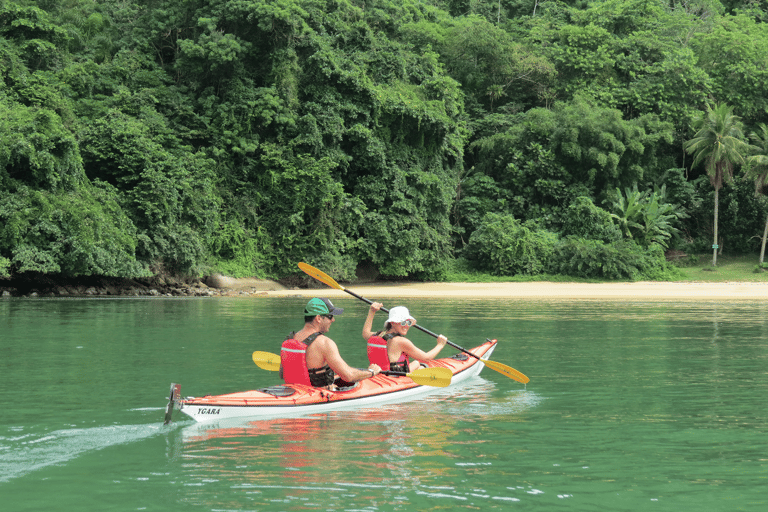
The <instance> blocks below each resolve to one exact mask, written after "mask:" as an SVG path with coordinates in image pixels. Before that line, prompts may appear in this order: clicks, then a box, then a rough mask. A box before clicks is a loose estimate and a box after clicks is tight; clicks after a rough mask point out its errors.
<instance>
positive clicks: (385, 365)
mask: <svg viewBox="0 0 768 512" xmlns="http://www.w3.org/2000/svg"><path fill="white" fill-rule="evenodd" d="M379 334H381V332H377V333H376V334H374V335H373V336H371V337H370V338H368V362H369V363H371V364H377V365H379V368H381V370H382V371H385V372H386V371H389V370H392V369H394V370H397V371H404V372H408V370H407V368H408V356H407V355H405V354H400V358H399V359H398V360H397V363H398V364H397V365H396V366H397V368H392V366H391V365H393V364H395V363H390V362H389V355H388V354H387V345H388V344H389V340H391V339H392V338H394V337H395V336H397V334H395V333H393V332H391V333H387V334H385V335H384V336H379ZM403 368H405V369H403Z"/></svg>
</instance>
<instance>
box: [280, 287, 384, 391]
mask: <svg viewBox="0 0 768 512" xmlns="http://www.w3.org/2000/svg"><path fill="white" fill-rule="evenodd" d="M343 312H344V310H343V309H342V308H337V307H335V306H334V305H333V304H332V303H331V301H330V300H329V299H327V298H314V299H312V300H310V301H309V302H308V303H307V306H306V307H305V308H304V328H303V329H301V330H300V331H298V332H292V333H290V334H289V335H288V339H286V340H285V341H284V342H283V345H282V347H281V350H280V361H281V377H283V379H284V380H285V382H286V384H306V385H311V386H314V387H319V388H320V387H322V388H328V389H332V387H333V386H334V381H336V376H338V377H339V378H340V379H341V380H340V381H337V382H336V384H335V385H337V386H340V387H347V386H349V385H351V384H352V383H354V382H357V381H359V380H363V379H369V378H371V377H374V376H375V375H377V374H378V373H379V372H380V371H381V368H379V366H378V365H375V364H371V365H370V366H369V367H368V369H367V370H359V369H357V368H352V367H351V366H349V365H348V364H347V363H346V361H344V359H342V358H341V354H339V348H338V347H337V346H336V343H335V342H334V341H333V340H332V339H331V338H329V337H328V336H326V335H325V333H327V332H328V331H329V330H330V328H331V324H333V322H334V321H335V319H336V317H337V316H339V315H341V314H342V313H343Z"/></svg>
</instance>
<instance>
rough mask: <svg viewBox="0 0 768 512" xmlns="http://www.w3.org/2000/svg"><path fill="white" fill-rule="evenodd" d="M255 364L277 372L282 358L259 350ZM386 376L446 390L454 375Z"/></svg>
mask: <svg viewBox="0 0 768 512" xmlns="http://www.w3.org/2000/svg"><path fill="white" fill-rule="evenodd" d="M253 362H254V363H256V366H258V367H259V368H261V369H262V370H269V371H271V372H276V371H278V370H279V369H280V356H279V355H277V354H272V353H270V352H262V351H260V350H257V351H256V352H254V353H253ZM381 373H383V374H384V375H392V376H404V377H408V378H410V379H411V380H412V381H413V382H415V383H416V384H421V385H422V386H435V387H438V388H444V387H446V386H449V385H450V384H451V377H453V374H452V373H451V370H449V369H448V368H419V369H418V370H414V371H412V372H410V373H405V372H395V371H382V372H381Z"/></svg>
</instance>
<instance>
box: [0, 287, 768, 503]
mask: <svg viewBox="0 0 768 512" xmlns="http://www.w3.org/2000/svg"><path fill="white" fill-rule="evenodd" d="M370 298H372V299H375V297H370ZM305 302H306V299H301V298H251V299H223V298H215V299H212V298H207V299H68V300H61V299H15V298H14V299H5V300H0V321H1V322H2V329H1V330H0V390H2V396H3V397H4V398H3V400H2V404H3V405H2V409H1V410H2V413H1V415H0V496H1V497H2V501H1V503H2V505H1V506H2V508H3V510H7V511H13V512H15V511H27V510H29V511H47V510H55V511H83V510H88V511H90V510H94V511H105V510H120V511H123V510H126V511H128V510H163V511H176V510H179V511H182V510H183V511H188V510H189V511H193V510H211V511H219V510H237V511H250V510H270V511H272V510H275V511H281V510H318V511H326V510H339V511H342V510H343V511H379V510H382V511H388V510H403V511H406V510H407V511H415V510H419V511H423V510H540V511H550V510H567V511H645V510H652V511H686V510H695V511H697V512H699V511H736V510H750V511H751V510H755V511H758V510H759V511H763V510H766V506H767V505H768V437H767V436H766V434H767V433H768V421H767V420H768V365H767V363H768V341H767V340H768V320H766V313H767V312H768V311H767V309H768V306H765V305H756V304H748V303H739V302H734V303H714V302H691V303H673V302H599V301H572V302H569V301H565V302H544V301H522V300H463V299H462V300H460V299H454V300H448V301H446V300H440V301H437V300H419V299H409V300H408V301H407V302H406V303H405V305H407V306H409V307H410V309H411V312H412V313H413V314H414V316H416V318H417V319H418V320H419V323H420V325H423V326H425V327H426V328H428V329H430V330H432V331H434V332H437V333H443V334H446V335H447V336H448V337H449V338H450V339H451V340H452V341H454V342H455V343H457V344H459V345H462V346H464V347H471V346H474V345H476V344H479V343H480V342H482V340H483V339H484V338H486V337H492V338H498V339H499V340H500V345H499V347H498V348H497V349H496V351H495V352H494V354H493V359H494V360H496V361H499V362H502V363H504V364H507V365H509V366H512V367H514V368H516V369H517V370H520V371H522V372H523V373H525V374H526V375H528V376H529V377H530V378H531V382H530V383H529V384H528V386H527V389H526V388H525V387H524V386H523V385H521V384H519V383H517V382H515V381H512V380H510V379H508V378H506V377H504V376H503V375H501V374H499V373H496V372H494V371H492V370H490V369H488V368H486V369H485V370H483V373H482V374H481V376H480V377H478V378H476V379H474V380H472V381H471V382H470V383H469V384H467V385H465V386H463V387H460V388H457V389H454V388H448V389H446V390H441V391H439V392H437V393H436V394H434V395H431V396H429V397H428V398H426V399H422V400H418V401H414V402H409V403H403V404H398V405H394V406H387V407H382V408H379V409H371V410H358V411H353V412H343V413H342V412H339V413H332V414H327V415H319V416H313V417H307V418H299V419H281V420H272V421H266V422H252V423H239V424H212V425H207V426H206V425H203V426H201V425H198V424H195V423H194V422H192V421H191V420H189V419H186V417H185V416H183V415H181V414H179V413H178V412H177V413H176V417H175V420H176V421H175V422H174V423H173V424H172V425H170V426H163V425H162V424H161V421H162V417H163V412H164V411H163V409H164V407H165V403H166V401H167V394H168V387H169V385H170V383H171V382H179V383H181V384H182V394H183V395H185V396H186V395H204V394H219V393H226V392H231V391H238V390H244V389H253V388H257V387H265V386H268V385H271V384H274V383H276V374H274V373H271V372H267V371H264V370H261V369H259V368H258V367H256V366H255V365H254V364H253V362H252V361H251V358H250V354H251V352H253V351H254V350H266V351H271V352H278V351H279V344H280V341H281V340H282V339H283V337H284V335H285V334H286V333H287V331H289V330H291V329H297V328H299V327H301V320H300V315H301V311H302V309H303V305H304V303H305ZM389 302H391V301H389ZM335 303H337V305H339V306H341V307H344V308H346V312H345V314H344V316H343V317H341V318H339V319H338V320H337V321H336V322H335V323H334V326H333V328H332V331H331V333H330V335H331V336H332V337H333V338H334V339H335V340H336V341H337V343H338V344H339V346H340V349H341V352H342V355H343V356H345V358H346V359H347V360H348V362H350V363H351V364H353V365H355V366H366V360H365V357H366V356H365V348H364V344H363V341H362V338H361V337H360V331H361V328H362V323H363V320H364V317H365V314H366V313H367V305H366V304H364V303H362V302H361V301H358V300H356V299H354V298H351V297H350V298H339V299H335ZM385 305H388V306H390V307H391V306H393V305H396V304H395V303H394V302H393V303H391V304H389V303H388V301H385ZM383 320H384V316H383V315H381V318H378V317H377V321H376V325H378V324H379V322H383ZM411 339H412V340H414V342H415V343H416V344H417V345H419V346H421V347H422V348H427V349H428V348H430V347H432V346H433V343H434V340H433V339H432V338H430V337H428V336H427V335H425V334H423V333H419V332H417V331H415V330H414V331H412V335H411ZM454 352H455V351H454V350H452V349H451V348H450V347H446V349H445V350H444V352H443V355H451V354H452V353H454Z"/></svg>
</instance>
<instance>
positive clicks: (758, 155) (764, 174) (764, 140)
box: [746, 123, 768, 266]
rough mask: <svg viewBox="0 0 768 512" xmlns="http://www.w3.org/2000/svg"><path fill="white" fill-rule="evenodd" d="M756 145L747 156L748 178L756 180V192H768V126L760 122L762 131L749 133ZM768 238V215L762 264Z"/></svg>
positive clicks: (761, 252) (764, 233)
mask: <svg viewBox="0 0 768 512" xmlns="http://www.w3.org/2000/svg"><path fill="white" fill-rule="evenodd" d="M749 138H750V139H752V141H753V142H754V145H751V146H750V147H749V149H750V153H752V155H751V156H749V157H747V163H748V164H749V167H748V168H747V174H746V177H747V178H752V179H753V180H755V194H766V193H768V126H766V125H765V124H764V123H761V124H760V133H757V132H752V133H751V134H750V135H749ZM766 238H768V217H766V219H765V230H764V231H763V241H762V244H761V245H760V262H759V264H760V266H762V265H763V258H764V256H765V241H766Z"/></svg>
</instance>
